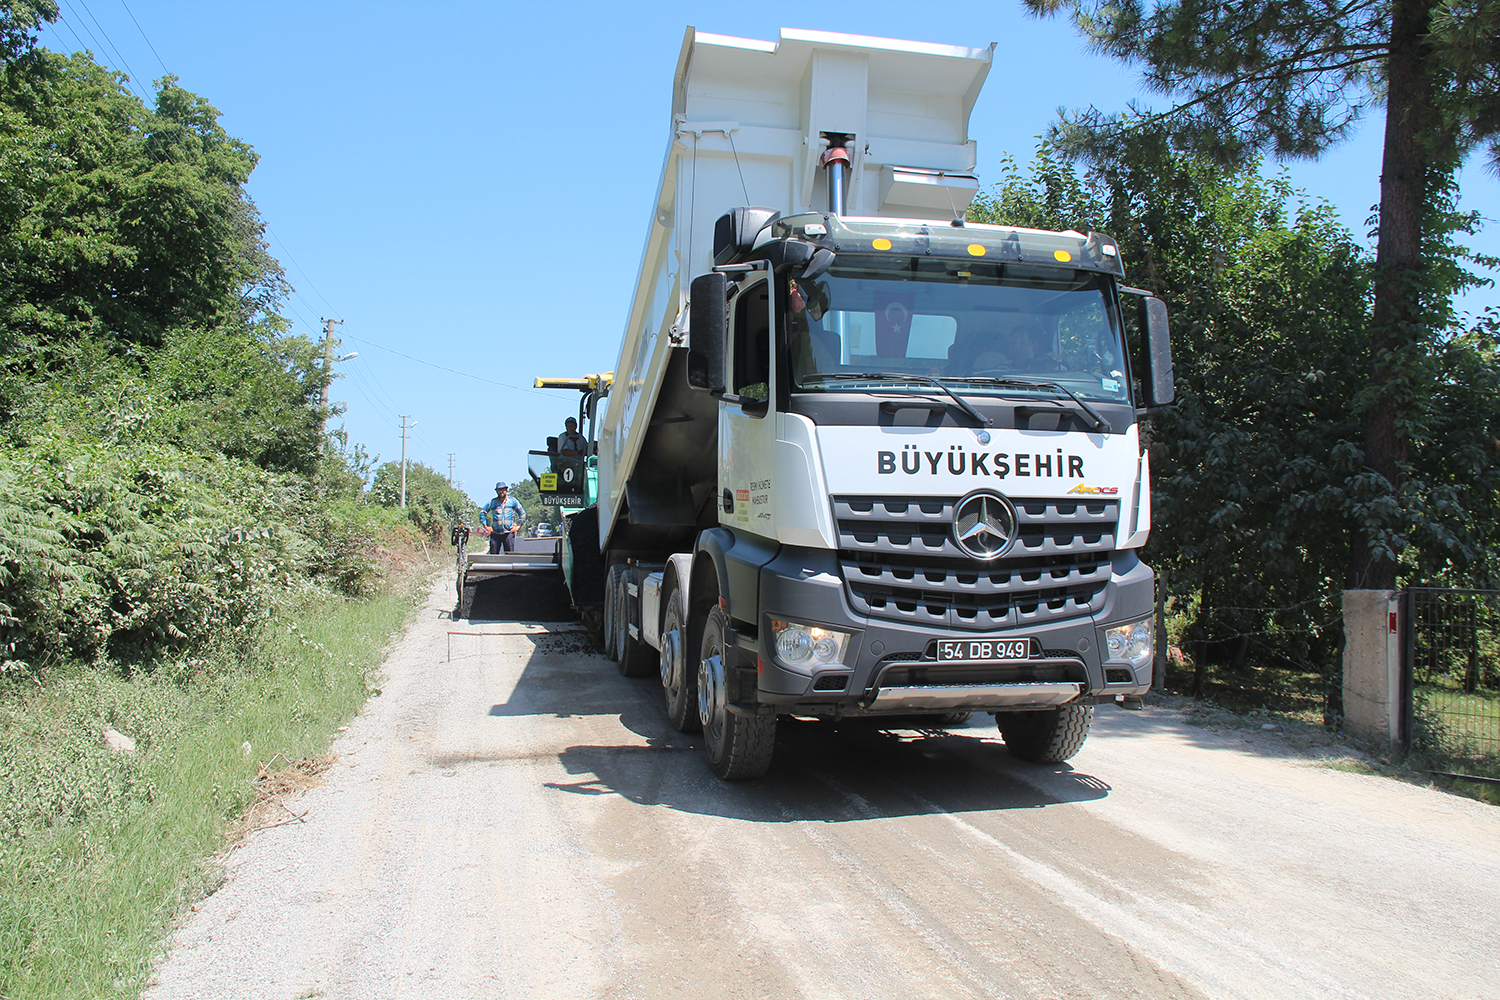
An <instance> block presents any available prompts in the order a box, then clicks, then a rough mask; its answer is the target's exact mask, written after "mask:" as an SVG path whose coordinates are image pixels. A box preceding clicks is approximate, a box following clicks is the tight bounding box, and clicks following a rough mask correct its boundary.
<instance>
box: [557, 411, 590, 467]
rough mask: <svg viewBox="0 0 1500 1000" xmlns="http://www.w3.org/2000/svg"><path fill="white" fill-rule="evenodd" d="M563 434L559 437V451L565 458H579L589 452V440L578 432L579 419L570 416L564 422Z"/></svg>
mask: <svg viewBox="0 0 1500 1000" xmlns="http://www.w3.org/2000/svg"><path fill="white" fill-rule="evenodd" d="M563 428H564V429H563V432H562V435H561V436H560V437H559V438H558V439H557V453H558V454H559V455H561V456H563V457H564V458H577V457H581V456H583V455H587V454H588V453H589V443H588V440H587V439H586V438H585V437H584V436H583V435H582V434H580V433H578V421H576V420H574V419H573V418H572V417H569V418H568V419H567V420H566V421H564V423H563Z"/></svg>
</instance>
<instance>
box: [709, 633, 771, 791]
mask: <svg viewBox="0 0 1500 1000" xmlns="http://www.w3.org/2000/svg"><path fill="white" fill-rule="evenodd" d="M727 623H728V615H726V614H725V613H724V611H723V609H722V608H714V609H713V610H712V611H710V612H709V613H708V621H707V622H705V623H704V626H703V645H702V647H701V648H702V652H701V654H700V655H699V658H698V718H699V721H701V722H702V723H703V736H704V741H703V742H704V745H705V747H706V748H707V750H708V766H709V767H710V768H712V769H713V772H714V774H717V775H718V776H719V777H721V778H723V779H724V780H725V781H742V780H744V779H746V778H759V777H760V776H761V775H763V774H765V773H766V771H767V770H769V769H770V767H771V754H772V752H773V751H774V750H775V749H776V716H774V715H736V714H735V713H733V712H731V711H730V710H729V695H728V689H727V686H726V684H725V669H726V668H725V666H724V634H725V632H726V625H727Z"/></svg>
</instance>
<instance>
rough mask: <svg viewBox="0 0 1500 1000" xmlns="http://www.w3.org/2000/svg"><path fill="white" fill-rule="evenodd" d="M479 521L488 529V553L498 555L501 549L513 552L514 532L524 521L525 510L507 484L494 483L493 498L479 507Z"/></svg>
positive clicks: (514, 543) (519, 528) (514, 547)
mask: <svg viewBox="0 0 1500 1000" xmlns="http://www.w3.org/2000/svg"><path fill="white" fill-rule="evenodd" d="M479 523H480V524H483V525H484V526H485V527H487V528H489V529H490V555H492V556H495V555H499V554H500V553H501V551H502V550H503V551H505V552H514V551H515V549H516V532H518V531H520V530H521V527H522V526H523V525H525V523H526V511H525V510H523V509H522V508H521V501H519V500H517V499H516V498H515V497H513V496H511V495H510V487H509V486H508V485H507V484H505V483H496V484H495V499H493V500H491V501H490V502H489V503H487V504H485V505H484V507H482V508H481V509H480V511H479Z"/></svg>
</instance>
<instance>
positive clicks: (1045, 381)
mask: <svg viewBox="0 0 1500 1000" xmlns="http://www.w3.org/2000/svg"><path fill="white" fill-rule="evenodd" d="M992 53H993V46H991V47H990V48H984V49H970V48H962V47H954V46H944V45H931V44H924V43H916V42H904V41H894V40H888V39H877V38H865V37H858V36H851V35H841V34H831V33H826V32H812V31H792V30H783V31H782V33H781V35H780V37H779V39H778V40H777V41H774V42H762V41H755V40H749V39H740V38H729V37H724V36H718V35H708V34H702V33H697V32H695V31H694V30H692V29H689V30H688V32H687V37H686V38H685V40H684V43H683V47H682V53H681V57H680V59H679V61H678V66H677V73H676V79H675V84H674V92H673V109H672V122H671V131H670V134H669V137H668V144H667V154H666V159H665V163H664V165H663V169H662V176H661V183H660V186H659V189H658V194H657V198H656V201H655V202H654V204H653V206H652V212H651V219H650V222H649V226H648V231H647V237H646V246H645V251H644V255H643V259H642V263H641V269H640V276H639V281H638V284H637V290H636V293H635V297H634V300H633V301H632V303H631V306H630V311H629V313H628V316H627V322H626V328H625V336H624V340H623V343H622V344H621V348H620V354H619V357H618V360H617V362H616V365H615V381H614V384H613V386H612V388H611V391H610V395H609V401H608V409H607V411H606V413H605V415H604V418H603V420H602V424H601V427H600V429H599V434H598V443H597V450H598V474H599V495H598V502H597V504H595V505H594V506H592V507H590V508H588V509H586V510H584V511H582V512H580V513H578V514H575V515H573V516H572V517H570V518H569V520H568V529H567V530H568V544H569V546H571V547H572V548H574V549H575V550H579V549H582V548H583V547H585V546H587V545H592V546H595V547H596V550H597V551H598V553H599V558H598V560H597V561H594V560H587V559H580V560H576V561H575V567H576V569H577V571H576V572H572V573H571V574H570V576H569V585H570V587H571V588H572V590H573V596H574V600H575V603H577V604H578V605H579V607H580V609H584V610H586V609H587V608H590V607H592V608H598V609H600V611H601V618H602V620H603V623H604V645H605V649H606V651H607V652H608V654H609V655H610V656H611V657H613V658H614V659H617V660H618V661H619V663H620V668H621V670H622V671H623V672H624V673H626V674H628V675H652V676H657V677H659V678H660V680H661V683H662V686H663V689H664V693H665V706H666V711H667V715H668V717H669V719H670V720H671V723H672V724H673V725H674V726H675V727H677V728H678V729H680V730H683V731H685V732H691V731H695V730H698V729H699V728H701V729H702V730H703V731H704V734H705V744H706V747H707V752H708V758H709V762H710V765H711V766H712V768H713V770H714V772H715V773H716V774H718V775H719V776H720V777H723V778H727V779H735V778H749V777H755V776H758V775H760V774H762V773H764V772H765V770H766V768H767V767H768V766H769V764H770V761H771V756H772V752H773V749H774V746H775V731H776V720H777V718H778V717H781V716H788V715H790V716H799V717H820V718H830V719H837V718H842V717H849V716H911V715H927V716H930V717H933V718H934V721H937V720H938V719H949V720H952V719H955V718H963V717H966V716H967V715H968V714H969V713H974V712H986V713H991V714H993V715H994V716H995V718H996V721H997V724H998V726H999V730H1000V732H1001V734H1002V736H1003V738H1004V740H1005V743H1006V744H1007V746H1008V747H1009V748H1010V750H1011V752H1012V753H1014V754H1017V755H1018V756H1020V757H1022V758H1025V759H1029V760H1038V761H1056V760H1062V759H1065V758H1067V757H1069V756H1071V755H1072V754H1073V753H1075V752H1077V750H1078V749H1079V747H1080V746H1081V745H1082V743H1083V740H1084V738H1085V736H1086V735H1087V733H1088V728H1089V723H1090V719H1091V717H1092V712H1093V705H1094V704H1095V703H1097V702H1099V701H1102V700H1115V699H1117V698H1120V697H1122V696H1131V695H1138V694H1141V693H1143V692H1145V691H1146V690H1147V689H1148V688H1149V686H1150V683H1151V675H1152V666H1153V663H1152V661H1153V652H1154V649H1153V646H1154V642H1153V640H1154V628H1153V617H1154V608H1155V604H1154V594H1153V585H1154V579H1153V574H1152V571H1151V570H1150V568H1149V567H1147V566H1146V565H1145V564H1144V563H1142V562H1141V560H1140V558H1139V555H1138V553H1139V550H1140V547H1141V546H1142V545H1143V544H1144V543H1145V541H1146V538H1147V534H1148V532H1149V529H1150V519H1151V501H1150V472H1149V465H1148V460H1147V455H1146V453H1145V452H1144V451H1143V450H1142V447H1141V441H1140V436H1139V430H1138V420H1139V418H1140V417H1141V416H1142V415H1143V414H1144V413H1145V412H1148V411H1149V410H1150V408H1152V407H1155V406H1160V405H1164V404H1166V403H1168V402H1170V401H1171V398H1172V371H1171V357H1170V349H1169V346H1168V341H1167V323H1166V311H1165V308H1164V307H1163V305H1162V303H1161V302H1160V301H1158V300H1156V299H1154V298H1151V297H1150V296H1149V295H1147V294H1146V293H1144V292H1141V291H1139V290H1137V289H1133V288H1130V287H1128V286H1127V285H1125V284H1124V281H1123V279H1124V273H1123V269H1122V266H1121V263H1120V255H1119V252H1118V249H1117V247H1116V245H1115V243H1114V241H1113V240H1111V239H1110V238H1109V237H1108V236H1105V235H1102V234H1099V233H1085V232H1071V231H1070V232H1061V233H1054V232H1041V231H1037V230H1030V229H1023V228H1016V227H1011V226H990V225H975V224H971V223H968V222H966V221H965V219H964V211H965V209H966V208H967V206H968V204H969V202H970V200H971V199H972V197H973V196H974V194H975V192H976V191H977V189H978V179H977V177H976V175H975V173H974V169H975V148H974V143H973V142H972V141H970V140H969V139H968V137H967V131H968V119H969V114H970V111H971V109H972V108H973V106H974V102H975V100H976V99H977V98H978V95H979V92H980V87H981V85H982V84H983V82H984V80H985V77H986V75H987V74H988V73H989V70H990V66H991V58H992ZM1127 328H1130V329H1133V330H1135V331H1136V332H1135V333H1134V334H1132V335H1131V336H1127Z"/></svg>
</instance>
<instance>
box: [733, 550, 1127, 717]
mask: <svg viewBox="0 0 1500 1000" xmlns="http://www.w3.org/2000/svg"><path fill="white" fill-rule="evenodd" d="M1111 570H1112V572H1111V579H1110V583H1109V586H1108V587H1107V589H1106V594H1105V599H1104V603H1103V606H1102V607H1101V609H1100V610H1099V611H1098V612H1097V613H1095V614H1093V615H1082V616H1079V617H1076V618H1071V619H1065V620H1063V621H1056V620H1050V621H1037V622H1034V623H1032V624H1030V625H1028V624H1027V623H1025V622H1022V623H1021V624H1020V625H1018V626H1017V627H1015V628H1011V629H1006V630H1003V631H990V632H980V631H975V632H968V631H965V632H958V631H948V630H935V629H932V628H924V627H921V626H913V625H906V624H903V623H900V622H892V621H885V620H880V619H876V618H872V617H868V616H864V615H860V614H858V613H857V612H855V611H854V610H853V609H852V608H851V606H850V602H849V600H848V595H847V591H846V589H845V586H844V581H843V579H842V576H841V572H840V567H839V559H838V554H837V553H836V552H834V551H830V550H826V549H806V548H798V547H790V546H788V547H783V548H782V549H781V550H780V552H778V553H777V555H776V557H775V558H774V559H772V560H771V561H770V562H769V563H767V564H765V565H764V566H763V567H761V570H760V581H759V586H760V593H759V595H758V596H759V601H758V605H759V608H760V611H759V615H758V621H756V622H755V627H754V628H753V629H749V628H747V629H744V630H743V632H741V633H740V634H739V635H737V637H736V639H735V645H736V646H737V647H738V648H739V650H740V652H741V657H740V666H741V670H742V676H743V677H744V680H745V681H749V679H750V676H751V675H750V670H752V669H753V670H754V671H755V674H754V676H755V678H756V679H755V682H754V684H753V690H754V691H755V698H754V700H755V701H756V702H758V703H759V704H760V705H762V706H773V707H774V708H775V710H776V711H779V712H782V713H790V714H800V713H804V712H805V713H807V714H814V715H821V714H835V715H878V714H893V713H914V712H917V713H919V712H925V711H930V712H943V711H954V710H963V711H1011V710H1023V709H1039V708H1049V707H1053V706H1056V705H1062V704H1067V703H1070V702H1074V701H1080V700H1082V701H1098V700H1114V699H1115V698H1116V697H1117V696H1121V695H1139V694H1143V693H1145V692H1146V691H1148V690H1149V689H1150V686H1151V674H1152V665H1151V664H1150V663H1147V664H1145V665H1143V666H1141V667H1139V668H1135V667H1131V666H1129V665H1128V664H1122V663H1115V662H1104V661H1102V660H1101V658H1100V657H1101V651H1102V650H1103V649H1104V648H1105V645H1104V634H1103V633H1104V629H1105V628H1107V627H1109V626H1112V625H1118V624H1120V623H1122V622H1125V621H1132V620H1136V619H1139V618H1143V617H1147V616H1149V615H1151V614H1152V613H1153V611H1154V608H1155V592H1154V576H1153V574H1152V572H1151V569H1150V568H1149V567H1147V566H1146V565H1145V564H1144V563H1142V562H1141V561H1140V560H1139V558H1137V556H1136V554H1135V552H1134V551H1133V550H1125V551H1121V552H1117V553H1115V554H1114V557H1113V561H1112V563H1111ZM733 610H734V609H733V608H732V609H731V612H733ZM772 618H782V619H790V620H793V621H798V622H804V623H807V624H812V625H821V626H825V627H828V628H834V629H838V630H840V631H845V632H849V633H851V638H850V640H849V644H848V648H847V650H846V652H845V656H844V662H843V663H842V664H839V665H827V666H823V665H816V666H815V665H810V664H809V665H803V666H791V665H788V664H786V663H783V662H781V661H780V660H779V659H778V658H777V657H776V656H775V651H774V648H773V642H772V639H771V627H770V621H771V619H772ZM1021 637H1024V638H1027V639H1029V640H1031V641H1032V642H1031V645H1032V656H1031V658H1030V659H1028V660H1024V661H1019V662H1014V663H1006V664H996V663H987V662H972V661H956V662H955V661H948V662H942V663H939V662H938V661H937V660H936V655H935V650H936V643H937V640H939V639H963V640H971V641H983V640H994V639H1000V638H1021ZM749 687H751V685H748V684H742V685H741V690H742V691H745V693H746V694H748V693H749V692H748V690H746V689H747V688H749ZM745 700H748V699H744V700H742V704H743V703H744V701H745Z"/></svg>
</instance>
